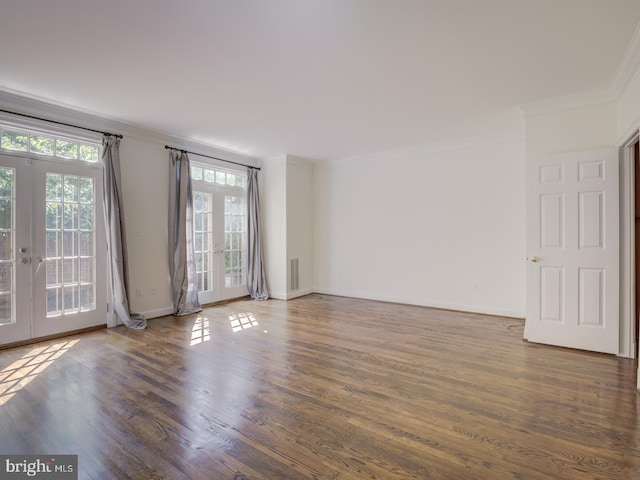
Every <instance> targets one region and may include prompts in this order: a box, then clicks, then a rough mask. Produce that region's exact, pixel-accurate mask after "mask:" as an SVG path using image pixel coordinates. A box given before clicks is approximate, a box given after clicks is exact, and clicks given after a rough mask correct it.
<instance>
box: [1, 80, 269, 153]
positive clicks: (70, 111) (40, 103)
mask: <svg viewBox="0 0 640 480" xmlns="http://www.w3.org/2000/svg"><path fill="white" fill-rule="evenodd" d="M0 106H1V107H2V108H3V109H6V110H12V111H15V112H16V113H24V114H27V115H34V116H38V117H43V118H47V119H49V120H54V121H60V122H66V123H71V124H76V125H78V126H80V127H87V128H92V129H95V130H100V131H106V132H111V133H117V134H122V135H124V136H125V137H131V138H137V139H140V140H144V141H149V142H153V143H166V144H170V146H172V147H176V148H183V149H185V150H194V151H197V152H201V153H204V154H205V155H213V156H218V157H220V158H224V159H225V160H232V161H236V160H237V161H241V162H244V163H249V164H251V165H255V166H258V163H259V162H258V160H257V159H256V158H255V157H251V156H249V155H245V154H243V153H241V152H236V151H233V150H229V149H226V148H224V147H220V146H218V145H212V144H208V143H204V142H199V141H195V140H192V139H189V138H186V137H180V136H177V135H171V134H168V133H164V132H158V131H155V130H149V129H147V128H144V127H141V126H138V125H133V124H129V123H125V122H121V121H119V120H116V119H113V118H108V117H105V116H104V115H100V114H98V113H95V112H89V111H83V110H80V109H77V108H74V107H70V106H68V105H65V104H62V103H56V102H52V101H50V100H46V99H43V98H40V97H36V96H34V95H28V94H25V93H23V92H18V91H15V90H10V89H5V88H0ZM16 118H18V117H16ZM45 123H46V122H45ZM51 125H52V126H53V127H55V124H53V123H52V124H51Z"/></svg>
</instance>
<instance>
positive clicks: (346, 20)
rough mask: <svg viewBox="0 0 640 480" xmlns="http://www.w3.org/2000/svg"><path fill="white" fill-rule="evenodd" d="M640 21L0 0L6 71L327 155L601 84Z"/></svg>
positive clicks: (346, 1)
mask: <svg viewBox="0 0 640 480" xmlns="http://www.w3.org/2000/svg"><path fill="white" fill-rule="evenodd" d="M639 21H640V1H638V0H226V1H225V0H180V1H178V0H99V1H98V0H56V1H42V0H2V1H1V2H0V89H4V90H10V91H17V92H22V93H24V94H27V95H29V96H35V97H39V98H43V99H46V100H49V101H52V102H55V103H59V104H64V105H67V106H70V107H72V108H76V109H79V110H82V111H88V112H92V113H97V114H100V115H102V116H105V117H108V118H111V119H115V120H119V121H123V122H126V123H130V124H133V125H138V126H142V127H145V128H148V129H151V130H155V131H159V132H164V133H168V134H171V135H176V136H181V137H185V138H188V139H192V140H196V141H201V142H204V143H208V144H213V145H219V146H221V147H224V148H228V149H232V150H237V151H241V152H244V153H247V154H250V155H252V156H257V157H263V156H271V155H276V154H281V153H289V154H293V155H297V156H301V157H307V158H313V159H326V160H330V159H336V158H345V157H351V156H357V155H363V154H368V153H373V152H379V151H385V150H395V149H401V148H409V147H412V146H419V145H423V144H427V143H432V142H439V141H443V140H451V139H453V138H460V137H468V136H476V135H488V134H495V133H498V132H499V133H504V132H509V131H514V130H517V129H519V128H520V124H519V117H518V110H517V106H518V105H520V104H523V103H529V102H537V101H541V100H544V99H548V98H551V97H558V96H565V95H570V94H576V93H583V92H593V91H604V90H606V89H608V88H609V87H610V85H611V82H612V81H613V80H614V78H615V75H616V70H617V68H618V66H619V64H620V62H621V59H622V58H623V55H624V53H625V49H626V48H627V45H628V44H629V41H630V40H631V38H632V35H633V33H634V29H635V28H636V26H637V25H638V22H639Z"/></svg>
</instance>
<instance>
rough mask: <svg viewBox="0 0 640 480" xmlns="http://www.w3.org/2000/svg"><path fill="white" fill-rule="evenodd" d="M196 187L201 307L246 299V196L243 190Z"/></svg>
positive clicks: (196, 226) (197, 184) (196, 229)
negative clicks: (235, 299)
mask: <svg viewBox="0 0 640 480" xmlns="http://www.w3.org/2000/svg"><path fill="white" fill-rule="evenodd" d="M194 184H195V185H194V194H193V197H194V198H193V199H194V202H193V204H194V216H193V218H194V242H195V254H196V271H197V276H198V298H199V300H200V303H202V304H207V303H212V302H217V301H220V300H226V299H229V298H235V297H241V296H243V295H246V294H247V293H248V290H247V214H246V212H247V207H246V193H245V191H244V189H240V188H238V189H234V188H225V187H219V186H209V185H206V184H201V185H200V182H194Z"/></svg>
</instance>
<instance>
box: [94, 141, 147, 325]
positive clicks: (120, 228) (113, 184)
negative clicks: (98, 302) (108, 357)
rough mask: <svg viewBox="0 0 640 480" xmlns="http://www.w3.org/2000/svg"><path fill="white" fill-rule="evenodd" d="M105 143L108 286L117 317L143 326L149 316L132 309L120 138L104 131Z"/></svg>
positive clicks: (130, 323) (103, 159)
mask: <svg viewBox="0 0 640 480" xmlns="http://www.w3.org/2000/svg"><path fill="white" fill-rule="evenodd" d="M102 146H103V149H102V161H103V162H104V180H103V183H104V189H103V190H104V191H103V197H104V218H105V226H106V228H107V249H108V252H109V268H110V271H111V275H110V277H111V278H110V283H109V287H110V289H111V292H110V297H111V301H112V302H113V311H114V313H115V315H116V320H119V321H120V322H122V323H124V324H125V325H126V326H127V327H129V328H133V329H135V330H143V329H145V328H146V327H147V320H146V319H145V318H144V316H142V315H140V314H139V313H132V312H131V311H130V310H129V284H128V282H129V272H128V268H129V267H128V263H127V236H126V232H125V225H124V209H123V202H122V181H121V177H120V139H119V138H117V137H114V136H110V135H109V136H106V135H105V136H104V138H103V139H102Z"/></svg>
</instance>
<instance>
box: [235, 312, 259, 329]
mask: <svg viewBox="0 0 640 480" xmlns="http://www.w3.org/2000/svg"><path fill="white" fill-rule="evenodd" d="M229 322H230V323H231V330H233V331H234V332H240V331H242V330H246V329H248V328H251V327H257V326H258V325H259V324H258V321H257V320H256V318H255V317H254V315H253V313H250V312H243V313H234V314H231V315H229Z"/></svg>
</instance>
